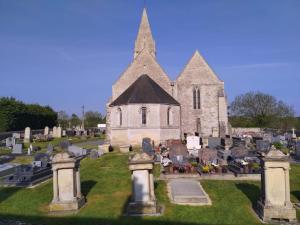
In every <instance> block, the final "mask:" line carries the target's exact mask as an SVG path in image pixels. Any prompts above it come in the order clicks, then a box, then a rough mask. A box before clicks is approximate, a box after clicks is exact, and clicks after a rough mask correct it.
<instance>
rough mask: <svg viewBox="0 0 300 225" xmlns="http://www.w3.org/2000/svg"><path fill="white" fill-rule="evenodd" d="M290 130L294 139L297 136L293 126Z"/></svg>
mask: <svg viewBox="0 0 300 225" xmlns="http://www.w3.org/2000/svg"><path fill="white" fill-rule="evenodd" d="M292 131H293V134H292V138H294V139H295V138H297V136H296V134H295V128H293V129H292Z"/></svg>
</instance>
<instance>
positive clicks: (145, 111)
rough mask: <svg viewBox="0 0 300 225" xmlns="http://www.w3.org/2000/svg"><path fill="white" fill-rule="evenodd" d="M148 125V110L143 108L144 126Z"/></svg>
mask: <svg viewBox="0 0 300 225" xmlns="http://www.w3.org/2000/svg"><path fill="white" fill-rule="evenodd" d="M146 123H147V108H146V107H142V124H143V125H146Z"/></svg>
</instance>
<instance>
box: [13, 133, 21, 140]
mask: <svg viewBox="0 0 300 225" xmlns="http://www.w3.org/2000/svg"><path fill="white" fill-rule="evenodd" d="M12 137H13V138H14V139H20V138H21V134H20V133H13V134H12Z"/></svg>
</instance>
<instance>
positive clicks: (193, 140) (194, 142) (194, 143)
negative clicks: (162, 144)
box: [186, 136, 201, 150]
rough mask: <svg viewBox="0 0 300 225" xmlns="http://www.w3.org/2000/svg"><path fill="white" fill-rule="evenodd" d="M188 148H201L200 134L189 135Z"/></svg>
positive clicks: (187, 139)
mask: <svg viewBox="0 0 300 225" xmlns="http://www.w3.org/2000/svg"><path fill="white" fill-rule="evenodd" d="M186 147H187V149H198V150H199V149H200V148H201V145H200V137H199V136H188V137H187V138H186Z"/></svg>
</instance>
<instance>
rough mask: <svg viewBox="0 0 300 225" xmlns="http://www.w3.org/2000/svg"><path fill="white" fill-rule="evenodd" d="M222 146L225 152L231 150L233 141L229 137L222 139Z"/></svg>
mask: <svg viewBox="0 0 300 225" xmlns="http://www.w3.org/2000/svg"><path fill="white" fill-rule="evenodd" d="M221 145H222V146H223V147H224V149H225V150H229V149H230V147H231V146H232V140H231V138H229V137H225V138H221Z"/></svg>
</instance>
